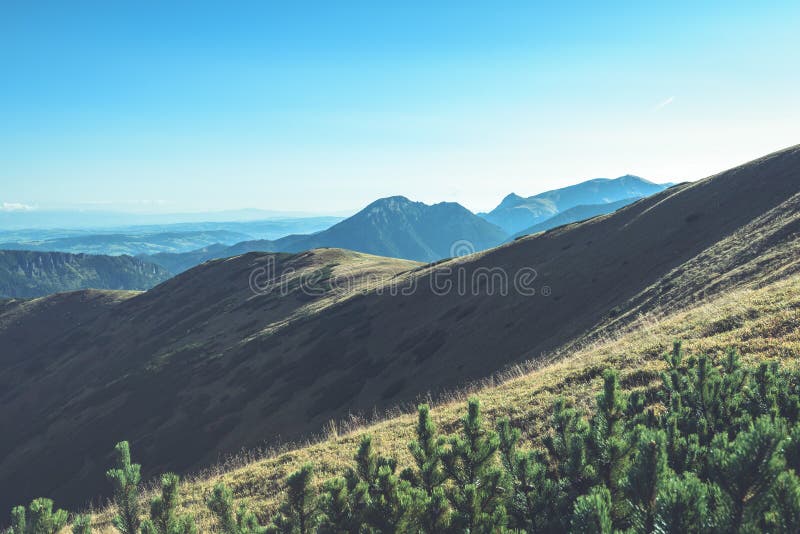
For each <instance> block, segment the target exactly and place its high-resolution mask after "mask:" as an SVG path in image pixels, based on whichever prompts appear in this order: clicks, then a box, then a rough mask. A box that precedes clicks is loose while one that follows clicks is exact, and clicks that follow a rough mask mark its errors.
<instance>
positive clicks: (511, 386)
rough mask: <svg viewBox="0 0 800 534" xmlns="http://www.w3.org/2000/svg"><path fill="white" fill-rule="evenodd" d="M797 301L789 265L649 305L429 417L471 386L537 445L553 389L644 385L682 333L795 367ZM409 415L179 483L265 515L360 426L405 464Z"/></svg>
mask: <svg viewBox="0 0 800 534" xmlns="http://www.w3.org/2000/svg"><path fill="white" fill-rule="evenodd" d="M798 310H800V276H797V275H795V276H792V277H790V278H788V279H786V280H783V281H780V282H777V283H774V284H771V285H768V286H766V287H763V288H760V289H755V290H754V289H740V290H735V291H731V292H727V293H725V294H723V295H720V296H719V297H717V298H714V299H711V300H709V301H708V302H704V303H702V304H699V305H695V306H691V307H688V308H686V309H681V310H678V311H675V312H672V313H669V314H662V313H657V312H656V313H651V314H647V315H645V316H642V317H640V318H639V319H638V320H637V321H636V322H634V323H632V324H630V325H628V327H626V328H625V329H624V330H621V331H619V332H616V333H615V334H614V335H613V336H609V337H606V338H604V339H601V340H598V341H596V342H594V343H590V344H588V345H585V346H582V347H580V348H578V349H574V350H569V351H557V352H554V353H552V354H550V355H548V358H547V360H546V361H545V362H542V361H531V362H527V363H526V364H522V365H518V366H514V367H511V368H509V369H506V370H505V371H504V372H502V373H499V374H498V375H497V376H496V377H494V378H492V379H490V380H485V381H482V382H481V383H479V384H475V385H473V386H470V387H468V388H464V389H460V390H458V391H454V392H451V393H449V394H447V395H445V396H443V397H440V398H438V399H437V400H438V402H437V403H436V404H437V405H436V406H434V408H433V410H432V412H431V414H432V418H433V420H434V422H435V423H436V424H437V426H438V427H439V428H440V429H443V430H445V431H446V432H452V431H453V430H454V429H456V428H458V425H459V419H460V418H461V417H462V415H463V413H464V405H465V401H466V398H467V396H468V395H476V396H477V397H478V398H479V399H480V401H481V404H482V408H483V414H484V416H485V417H486V420H487V426H488V427H489V428H493V427H494V425H495V423H496V422H497V421H498V420H499V419H501V418H503V417H507V418H509V419H510V420H511V422H512V424H513V425H514V426H515V427H517V428H520V429H521V430H522V432H523V435H522V443H523V444H525V445H534V446H538V447H541V446H542V438H543V437H544V435H545V434H544V432H543V429H544V427H545V425H546V424H547V421H548V417H549V416H550V415H551V414H552V404H553V402H554V400H555V399H556V398H557V397H559V396H564V397H565V398H566V399H567V400H568V401H570V402H574V403H575V405H576V406H578V407H581V408H584V409H587V410H591V409H592V407H593V401H594V398H595V395H596V394H597V393H598V392H599V391H600V389H601V387H602V379H601V375H602V371H603V370H605V369H607V368H615V369H618V370H619V371H620V383H621V385H622V387H623V389H624V390H626V391H630V390H633V389H637V390H645V391H646V390H648V389H650V388H652V387H653V385H654V384H657V383H658V382H659V380H660V373H661V372H662V371H663V370H664V369H665V367H666V366H665V362H664V360H663V358H662V356H663V354H665V353H666V352H667V351H669V350H670V348H671V343H672V340H675V339H680V340H682V342H683V347H684V349H685V351H686V352H687V354H689V355H693V356H697V355H700V354H706V355H709V356H713V357H717V358H721V357H723V356H724V355H725V353H726V352H727V351H728V350H729V349H731V348H734V349H736V350H737V351H738V352H739V353H740V354H742V355H743V356H744V358H745V361H746V362H759V361H775V360H780V361H781V362H782V363H783V364H784V365H785V366H787V367H790V368H797V367H798V366H799V365H800V313H798ZM410 412H411V413H410ZM392 414H393V415H392ZM531 422H533V424H530V423H531ZM415 425H416V414H415V413H413V412H412V409H411V407H406V410H405V413H403V412H400V413H398V412H397V411H394V412H391V414H390V415H389V416H387V417H385V418H382V419H381V420H379V421H376V422H371V423H366V422H365V421H364V420H358V419H357V420H348V419H345V420H341V421H338V424H337V425H335V426H334V427H332V428H330V429H328V432H327V434H322V435H320V436H319V438H318V439H317V440H315V442H314V443H312V444H306V445H304V446H303V445H300V446H295V447H286V448H284V449H283V450H278V451H263V452H258V451H254V452H253V453H252V454H242V455H241V456H239V457H236V458H233V459H231V460H230V461H229V462H228V463H226V464H221V465H220V466H218V467H215V468H214V469H210V470H208V471H206V472H204V473H201V474H199V475H198V476H193V477H189V482H188V483H187V484H186V485H185V486H184V488H183V491H182V497H183V499H184V502H185V509H188V510H189V511H191V512H192V513H193V514H195V515H196V516H197V517H198V518H199V520H200V526H201V529H208V528H210V526H211V524H212V518H211V517H210V514H209V512H208V509H207V508H206V506H205V505H204V499H205V497H206V496H207V495H208V494H209V493H210V491H211V488H212V487H213V485H214V484H216V483H217V482H220V481H221V482H224V483H225V484H226V485H228V486H229V487H230V488H232V489H233V491H234V495H235V496H236V498H237V502H243V503H246V504H247V506H248V507H250V508H251V509H253V510H255V511H256V512H257V513H258V514H259V515H260V516H261V517H267V516H269V515H271V514H274V513H275V511H276V509H277V507H278V500H279V498H281V497H282V495H281V493H282V491H283V489H284V484H285V480H286V477H287V476H288V475H289V474H290V473H292V472H293V471H295V470H296V469H299V468H300V466H301V465H303V464H304V463H306V462H310V463H311V464H312V465H313V466H314V468H315V472H316V473H317V479H318V481H319V480H324V479H326V478H328V477H331V476H333V475H341V474H343V473H344V471H345V467H347V466H349V465H351V463H352V458H353V456H354V455H355V453H356V450H357V449H358V445H359V441H360V438H361V436H363V435H365V434H369V435H371V436H372V438H373V443H374V444H375V447H376V448H377V450H378V451H379V452H380V453H381V454H385V455H387V456H391V457H394V458H397V459H398V461H399V462H400V463H401V465H409V464H411V463H412V459H411V456H410V454H409V451H408V447H407V444H408V443H409V442H410V441H411V440H412V439H414V429H415ZM318 483H319V482H318ZM108 516H109V514H108V511H106V512H104V513H101V514H99V515H98V516H97V517H96V521H97V524H98V526H102V525H107V524H108ZM109 532H110V531H109Z"/></svg>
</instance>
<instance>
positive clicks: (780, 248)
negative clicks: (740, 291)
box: [0, 146, 800, 507]
mask: <svg viewBox="0 0 800 534" xmlns="http://www.w3.org/2000/svg"><path fill="white" fill-rule="evenodd" d="M624 198H630V195H628V196H626V197H624ZM560 199H561V197H558V198H554V197H553V198H549V199H547V200H549V201H550V202H553V203H558V202H560V201H561V200H560ZM408 202H410V201H407V200H405V199H398V198H396V197H393V199H390V200H389V202H387V203H386V204H384V203H381V204H378V205H377V206H373V207H374V208H376V209H374V210H371V209H369V207H368V209H365V210H364V212H362V213H361V214H359V215H360V217H359V219H357V220H361V221H362V222H365V223H366V224H365V226H366V227H367V228H370V229H371V230H370V233H367V234H365V235H366V236H370V235H375V233H376V232H377V231H378V229H382V228H384V226H383V225H384V223H385V221H386V220H391V221H397V220H399V221H403V224H406V225H407V228H415V224H416V223H417V222H418V221H419V220H421V219H423V218H425V217H429V215H428V214H426V213H424V212H425V211H426V210H425V209H424V208H422V207H420V208H419V212H414V213H419V216H418V217H417V218H413V217H412V218H406V217H405V216H404V215H403V216H397V215H396V214H395V212H396V211H397V209H400V208H401V207H402V208H403V209H404V210H405V209H406V206H407V203H408ZM584 204H585V202H584ZM590 204H591V202H590ZM578 205H580V204H578ZM459 208H460V207H452V206H445V207H444V208H438V211H437V213H444V212H446V213H448V214H449V213H461V212H460V209H459ZM461 209H463V208H461ZM559 209H562V210H563V209H566V208H559ZM467 213H468V214H469V212H467ZM470 215H471V214H470ZM357 216H358V215H357ZM390 216H391V217H392V218H391V219H386V217H390ZM464 217H465V218H466V215H464ZM473 217H475V216H473ZM476 218H477V217H476ZM425 220H426V221H430V222H429V224H431V223H434V222H435V221H436V220H437V219H425ZM466 220H467V221H472V220H473V219H470V218H466ZM344 222H347V221H344ZM344 222H343V223H340V224H344ZM483 222H484V223H486V221H483ZM469 224H471V222H470V223H469ZM486 224H489V223H486ZM337 226H338V225H337ZM528 226H530V225H528ZM333 228H336V226H334V227H332V228H331V229H330V230H333ZM473 228H474V229H475V232H476V236H480V235H484V229H486V228H489V229H494V228H495V227H494V226H492V225H489V226H488V227H487V226H477V225H475V226H474V227H473ZM345 229H347V227H346V226H345ZM330 230H328V231H325V232H330ZM325 232H321V233H320V234H315V235H314V236H305V237H302V238H299V239H306V240H308V241H305V242H306V243H315V244H317V245H324V243H325V242H326V241H316V240H319V239H324V236H323V237H320V235H321V234H325ZM491 232H492V234H489V230H486V235H495V236H502V238H505V237H506V236H507V234H506V233H505V232H501V231H499V230H491ZM498 232H499V233H498ZM326 235H327V236H331V235H335V234H331V233H328V234H326ZM377 235H381V236H383V234H377ZM799 236H800V146H796V147H792V148H789V149H786V150H783V151H780V152H776V153H774V154H770V155H768V156H765V157H763V158H760V159H758V160H755V161H752V162H750V163H747V164H745V165H742V166H739V167H736V168H734V169H730V170H728V171H725V172H721V173H719V174H716V175H714V176H711V177H709V178H706V179H704V180H700V181H698V182H694V183H687V184H679V185H676V186H674V187H671V188H669V189H667V190H662V191H660V192H657V193H655V194H653V195H652V196H649V197H647V198H643V199H641V200H638V201H636V202H634V203H632V204H629V205H626V206H624V207H622V208H621V209H618V210H617V211H615V212H613V213H607V214H602V215H599V216H596V217H593V218H591V219H589V220H586V221H583V222H579V223H576V224H568V225H565V226H558V227H554V228H551V229H550V230H548V231H546V232H539V233H535V234H533V235H530V236H527V237H522V238H520V239H517V240H515V241H513V242H510V243H507V244H505V245H502V246H499V247H497V248H492V249H490V250H487V251H484V252H481V253H479V254H471V255H468V256H464V257H458V258H453V259H449V260H447V261H442V262H438V263H434V264H420V263H417V262H413V261H407V260H396V259H389V258H382V257H377V256H372V255H367V254H364V253H359V252H352V251H345V250H340V249H330V248H328V249H315V250H312V251H307V252H300V253H294V254H285V253H263V252H262V253H256V252H253V253H247V254H240V255H237V256H233V257H230V258H225V259H216V260H212V261H209V262H207V263H205V264H202V265H199V266H197V267H194V268H192V269H190V270H188V271H186V272H184V273H182V274H179V275H178V276H175V277H174V278H172V279H170V280H168V281H166V282H164V283H162V284H160V285H158V286H157V287H155V288H153V289H151V290H149V291H147V292H144V293H138V294H137V293H131V292H115V291H94V290H87V291H79V292H73V293H64V294H58V295H53V296H49V297H44V298H41V299H36V300H34V301H29V302H12V303H9V304H6V305H4V306H3V308H2V309H1V310H0V346H2V347H4V351H3V352H2V354H0V428H12V429H14V432H4V433H2V434H0V507H3V506H5V507H7V506H9V505H11V504H14V503H16V502H17V501H16V500H25V499H27V498H29V497H33V496H36V495H41V494H46V495H49V496H52V497H55V498H56V499H57V500H58V502H60V503H64V504H71V503H75V504H80V503H82V502H83V501H84V499H85V498H86V497H87V496H88V495H91V494H94V493H96V492H97V491H98V490H100V489H101V488H104V487H105V484H106V483H105V480H104V472H105V469H106V466H108V465H109V464H110V463H111V458H110V456H109V453H108V451H111V450H112V448H113V444H114V443H115V442H116V441H119V440H121V439H128V440H130V441H131V442H132V446H133V448H134V450H136V451H137V454H138V458H139V459H140V460H141V461H142V463H143V464H144V465H145V466H146V473H145V474H148V473H155V472H163V471H166V470H176V471H180V472H185V471H187V470H192V469H197V468H199V467H202V466H205V465H209V464H211V463H213V462H214V461H216V460H217V458H219V456H220V455H223V454H225V453H229V452H232V451H236V450H239V449H240V448H242V447H253V446H257V445H261V444H263V443H264V442H267V443H273V444H274V443H279V442H285V441H286V440H296V439H303V438H307V437H309V436H310V435H312V434H314V433H315V432H319V431H320V430H321V429H322V428H323V427H324V426H325V425H326V424H327V423H329V422H330V421H331V420H332V419H341V418H344V417H345V416H347V415H348V414H358V413H367V414H368V413H372V412H373V411H375V410H378V411H380V410H383V409H386V408H389V407H391V406H396V405H398V404H401V403H405V402H409V401H413V400H415V399H418V398H420V397H424V396H426V395H427V394H428V393H436V392H442V391H445V390H448V389H449V388H453V387H458V386H460V385H463V384H466V383H469V382H470V381H472V380H476V379H480V378H482V377H486V376H488V375H491V374H492V373H494V372H496V371H497V370H499V369H501V368H503V367H504V366H506V365H509V364H514V363H516V362H520V361H522V360H526V359H531V358H533V359H536V358H539V357H540V356H541V355H542V354H546V353H548V352H549V351H552V350H555V349H559V348H563V347H564V346H565V345H566V344H570V343H572V344H580V343H582V342H583V341H585V340H587V339H592V338H595V337H600V336H605V335H608V334H609V333H610V332H614V331H616V330H618V329H620V328H622V327H624V326H625V325H626V324H629V323H630V322H631V321H633V320H634V319H635V318H636V317H638V316H640V315H641V314H642V313H646V312H651V311H656V310H663V309H668V308H669V309H676V308H680V307H682V306H687V305H688V304H689V303H692V302H695V301H697V300H698V299H703V298H707V297H708V296H710V295H715V294H719V293H720V292H722V291H724V290H729V289H732V288H737V287H743V286H753V285H761V284H766V283H769V282H771V281H774V280H777V279H779V278H782V277H786V276H789V275H791V274H793V273H797V272H798V271H800V262H799V261H798V258H800V239H799V238H798V237H799ZM311 237H313V238H314V240H311ZM476 239H477V237H476ZM390 242H394V243H396V246H397V247H400V246H403V247H410V248H409V250H417V251H420V253H422V251H426V250H427V249H430V250H431V251H434V250H439V251H441V250H440V248H441V247H443V246H444V243H445V241H444V240H443V241H437V242H435V243H434V242H431V241H427V240H412V241H408V240H401V239H400V238H399V237H394V238H393V241H390ZM432 243H434V244H436V247H437V248H434V246H433V245H432ZM423 245H424V246H423ZM426 247H427V248H426ZM76 383H80V384H81V387H80V388H75V387H74V384H76ZM78 459H80V461H78ZM12 498H13V499H15V501H14V502H12V501H11V499H12Z"/></svg>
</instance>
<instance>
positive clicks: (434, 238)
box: [148, 196, 507, 273]
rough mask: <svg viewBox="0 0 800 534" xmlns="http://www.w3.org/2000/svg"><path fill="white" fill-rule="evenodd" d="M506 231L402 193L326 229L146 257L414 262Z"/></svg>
mask: <svg viewBox="0 0 800 534" xmlns="http://www.w3.org/2000/svg"><path fill="white" fill-rule="evenodd" d="M506 237H507V234H506V233H505V232H504V231H503V230H502V229H500V228H498V227H497V226H495V225H493V224H491V223H489V222H487V221H485V220H483V219H482V218H480V217H478V216H476V215H475V214H473V213H472V212H471V211H469V210H468V209H466V208H465V207H463V206H461V205H460V204H457V203H455V202H441V203H438V204H434V205H427V204H424V203H422V202H412V201H411V200H409V199H407V198H406V197H403V196H395V197H388V198H382V199H379V200H376V201H375V202H373V203H371V204H369V205H368V206H367V207H365V208H364V209H362V210H361V211H359V212H358V213H356V214H355V215H353V216H352V217H349V218H347V219H345V220H343V221H342V222H339V223H337V224H335V225H333V226H331V227H330V228H328V229H327V230H323V231H321V232H317V233H315V234H308V235H290V236H287V237H284V238H281V239H277V240H274V241H270V240H257V241H244V242H241V243H237V244H235V245H232V246H229V247H220V246H216V245H215V246H212V247H205V248H203V249H201V250H197V251H193V252H189V253H184V254H155V255H153V256H150V257H149V258H148V259H149V260H150V261H153V262H154V263H158V264H159V265H161V266H163V267H165V268H166V269H168V270H170V271H171V272H173V273H179V272H182V271H184V270H186V269H188V268H190V267H193V266H195V265H198V264H200V263H202V262H203V261H207V260H209V259H212V258H224V257H228V256H234V255H236V254H244V253H246V252H253V251H260V252H300V251H304V250H311V249H314V248H320V247H336V248H345V249H349V250H355V251H358V252H365V253H368V254H377V255H381V256H389V257H393V258H403V259H408V260H414V261H436V260H440V259H442V258H447V257H451V256H456V255H460V254H463V253H466V252H475V251H478V250H484V249H487V248H490V247H493V246H495V245H498V244H499V243H502V242H503V240H505V238H506Z"/></svg>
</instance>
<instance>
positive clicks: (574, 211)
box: [508, 197, 641, 241]
mask: <svg viewBox="0 0 800 534" xmlns="http://www.w3.org/2000/svg"><path fill="white" fill-rule="evenodd" d="M639 198H641V197H636V198H626V199H623V200H618V201H617V202H608V203H606V204H581V205H580V206H575V207H572V208H569V209H566V210H564V211H562V212H561V213H559V214H558V215H554V216H552V217H550V218H549V219H546V220H545V221H543V222H540V223H539V224H534V225H533V226H530V227H528V228H526V229H524V230H522V231H521V232H517V233H516V234H514V235H513V236H511V237H510V238H509V239H508V240H509V241H513V240H514V239H517V238H518V237H522V236H525V235H531V234H536V233H539V232H544V231H546V230H550V229H551V228H556V227H557V226H563V225H565V224H570V223H574V222H578V221H584V220H586V219H591V218H592V217H597V216H598V215H605V214H607V213H613V212H615V211H617V210H618V209H620V208H622V207H625V206H627V205H628V204H631V203H633V202H636V201H637V200H639Z"/></svg>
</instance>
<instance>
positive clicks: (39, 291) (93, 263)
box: [0, 250, 170, 298]
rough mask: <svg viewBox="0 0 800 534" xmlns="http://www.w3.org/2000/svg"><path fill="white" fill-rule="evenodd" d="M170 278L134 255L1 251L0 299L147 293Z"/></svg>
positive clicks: (160, 269)
mask: <svg viewBox="0 0 800 534" xmlns="http://www.w3.org/2000/svg"><path fill="white" fill-rule="evenodd" d="M169 277H170V273H169V272H167V271H166V270H165V269H164V268H162V267H160V266H158V265H155V264H154V263H149V262H146V261H143V260H141V259H139V258H133V257H131V256H97V255H91V254H69V253H64V252H36V251H22V250H0V296H3V297H17V298H30V297H40V296H42V295H47V294H50V293H57V292H62V291H74V290H77V289H87V288H94V289H125V290H145V289H149V288H151V287H153V286H155V285H156V284H159V283H161V282H163V281H164V280H166V279H167V278H169Z"/></svg>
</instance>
